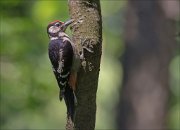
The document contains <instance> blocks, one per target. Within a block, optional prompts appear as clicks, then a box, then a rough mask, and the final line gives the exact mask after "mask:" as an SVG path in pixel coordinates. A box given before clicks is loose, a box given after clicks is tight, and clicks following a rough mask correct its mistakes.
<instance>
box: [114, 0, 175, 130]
mask: <svg viewBox="0 0 180 130" xmlns="http://www.w3.org/2000/svg"><path fill="white" fill-rule="evenodd" d="M128 6H129V7H128V12H127V20H126V27H125V44H126V51H125V54H124V57H123V58H124V60H123V69H124V79H123V87H122V93H121V102H120V105H119V109H118V111H119V114H118V122H117V123H118V128H119V129H123V130H124V129H144V130H147V129H161V130H163V129H165V128H166V125H165V124H166V114H167V108H168V107H167V103H168V96H169V93H168V92H169V91H168V89H169V82H168V81H169V71H168V68H169V63H170V61H171V59H172V57H173V50H174V49H175V47H176V44H175V43H176V41H175V38H176V26H175V25H176V24H175V21H173V20H170V19H168V17H167V16H166V15H165V13H164V11H163V9H162V7H161V6H160V1H152V0H146V1H134V0H129V5H128ZM171 9H173V7H171Z"/></svg>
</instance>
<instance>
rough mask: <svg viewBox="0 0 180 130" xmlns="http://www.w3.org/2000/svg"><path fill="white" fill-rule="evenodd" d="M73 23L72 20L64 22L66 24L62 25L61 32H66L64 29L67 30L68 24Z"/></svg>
mask: <svg viewBox="0 0 180 130" xmlns="http://www.w3.org/2000/svg"><path fill="white" fill-rule="evenodd" d="M73 22H74V19H70V20H68V21H66V22H65V23H64V24H63V25H62V30H63V31H66V28H67V27H68V26H69V25H70V24H72V23H73Z"/></svg>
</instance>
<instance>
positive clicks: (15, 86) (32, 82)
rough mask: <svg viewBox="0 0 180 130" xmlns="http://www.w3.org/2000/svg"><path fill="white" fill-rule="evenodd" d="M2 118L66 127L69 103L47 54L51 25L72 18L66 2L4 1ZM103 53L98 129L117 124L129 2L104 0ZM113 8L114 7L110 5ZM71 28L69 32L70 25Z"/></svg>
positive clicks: (174, 108)
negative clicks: (60, 95)
mask: <svg viewBox="0 0 180 130" xmlns="http://www.w3.org/2000/svg"><path fill="white" fill-rule="evenodd" d="M0 4H1V5H0V6H1V8H0V12H1V19H0V38H1V41H0V61H1V62H0V77H1V78H0V86H1V91H0V101H1V106H0V119H1V122H0V123H1V124H0V125H1V128H2V129H15V128H16V129H60V128H62V129H64V126H65V124H66V108H65V104H64V102H61V103H60V102H59V100H58V92H59V90H58V86H57V83H56V80H55V77H54V75H53V72H52V70H51V64H50V61H49V59H48V51H47V48H48V43H49V39H48V36H47V33H46V27H47V24H48V23H49V22H51V21H54V20H57V19H59V20H62V21H66V20H68V19H69V13H68V6H67V1H48V0H47V1H46V0H44V1H40V0H39V1H33V0H32V1H26V0H14V1H1V3H0ZM101 7H102V9H101V10H102V18H103V54H102V60H101V71H100V77H99V85H98V92H97V116H96V117H97V119H96V128H97V129H115V128H116V125H115V115H116V110H117V109H116V104H117V102H118V99H119V88H118V87H119V86H120V84H121V80H122V67H121V63H120V62H119V58H120V57H121V55H122V54H123V52H124V41H123V27H124V22H125V21H124V16H123V15H124V12H125V9H126V1H113V2H108V1H101ZM112 7H113V8H112ZM67 33H68V34H69V35H71V31H70V30H69V29H68V30H67ZM179 59H180V56H179V55H178V54H177V56H175V57H174V58H173V60H172V61H171V64H170V68H169V70H170V76H171V78H170V82H171V86H170V94H171V97H170V103H169V108H168V111H169V113H168V120H167V122H168V125H169V128H174V129H175V128H177V129H180V127H179V126H178V114H179V113H180V109H179V108H180V102H178V99H179V98H180V95H179V92H178V90H179V88H178V87H179V86H178V85H179V82H180V80H179V79H180V74H179V71H177V68H179V64H180V60H179Z"/></svg>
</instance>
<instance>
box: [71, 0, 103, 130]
mask: <svg viewBox="0 0 180 130" xmlns="http://www.w3.org/2000/svg"><path fill="white" fill-rule="evenodd" d="M69 11H70V16H71V18H72V19H75V22H74V23H73V25H72V32H73V42H74V43H75V44H76V46H77V47H78V49H79V52H80V53H82V50H84V59H83V61H82V62H81V67H80V70H79V72H78V79H77V89H76V92H75V93H76V96H77V101H78V105H77V107H76V114H75V128H76V129H78V130H94V128H95V119H96V92H97V86H98V77H99V70H100V59H101V44H102V25H101V24H102V21H101V10H100V2H99V0H69ZM82 47H85V48H87V49H89V50H91V51H93V52H91V51H87V49H83V48H82Z"/></svg>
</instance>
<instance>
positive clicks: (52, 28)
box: [47, 19, 74, 37]
mask: <svg viewBox="0 0 180 130" xmlns="http://www.w3.org/2000/svg"><path fill="white" fill-rule="evenodd" d="M73 22H74V20H73V19H70V20H68V21H66V22H61V21H59V20H55V21H53V22H51V23H49V24H48V26H47V33H48V35H49V36H50V37H56V36H58V34H59V32H65V31H66V28H67V27H68V26H69V25H70V24H71V23H73Z"/></svg>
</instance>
